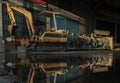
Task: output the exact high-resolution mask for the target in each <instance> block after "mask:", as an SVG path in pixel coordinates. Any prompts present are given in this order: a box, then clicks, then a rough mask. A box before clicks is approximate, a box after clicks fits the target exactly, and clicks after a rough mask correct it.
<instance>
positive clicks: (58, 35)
mask: <svg viewBox="0 0 120 83" xmlns="http://www.w3.org/2000/svg"><path fill="white" fill-rule="evenodd" d="M6 6H7V11H8V14H9V17H10V20H11V24H14V23H16V21H15V17H14V13H13V12H12V10H15V11H17V12H20V13H22V14H23V15H24V16H25V18H26V22H27V28H28V31H29V38H21V39H19V38H18V39H15V41H17V42H20V46H27V45H28V44H29V46H28V47H31V48H33V50H34V49H36V46H38V45H39V46H42V45H43V44H44V45H43V47H42V48H43V49H44V46H48V47H49V46H50V47H51V46H52V47H54V46H55V47H57V48H58V49H57V50H59V48H60V49H61V45H62V46H64V45H63V44H64V43H66V42H67V32H66V31H61V30H57V24H56V18H55V14H56V13H55V12H52V13H51V12H49V11H48V12H44V14H45V13H46V14H47V15H48V14H50V15H51V14H52V15H53V19H54V28H53V29H54V30H52V29H51V28H50V29H49V30H47V31H45V32H43V34H42V36H39V35H36V34H35V33H36V32H35V28H34V25H33V19H32V14H31V12H29V11H28V10H26V9H25V8H23V7H19V6H15V5H10V4H9V3H7V2H6ZM28 39H30V40H28ZM28 41H30V42H28ZM48 43H50V44H49V45H48ZM57 43H58V44H57ZM60 44H61V45H60ZM31 48H30V49H31ZM42 48H41V49H42ZM54 49H56V48H54ZM39 50H40V49H39Z"/></svg>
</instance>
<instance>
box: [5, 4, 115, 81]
mask: <svg viewBox="0 0 120 83" xmlns="http://www.w3.org/2000/svg"><path fill="white" fill-rule="evenodd" d="M6 7H7V10H8V14H9V17H10V20H11V24H14V23H16V21H15V17H14V13H13V12H12V10H15V11H18V12H20V13H22V14H23V15H24V16H25V18H26V22H27V25H28V26H27V28H28V31H29V37H27V38H17V37H15V36H12V37H11V38H9V37H7V38H6V39H5V41H6V42H7V43H8V44H10V43H9V41H13V43H15V44H14V45H15V46H17V47H19V46H22V47H25V51H24V53H25V56H27V57H26V58H27V59H29V60H28V61H27V60H26V58H25V60H24V61H23V59H20V62H19V61H17V62H16V63H14V65H15V66H17V65H29V66H30V68H31V69H30V73H29V76H28V83H33V78H34V75H35V70H36V69H42V70H43V71H44V72H45V73H46V74H53V73H54V76H55V79H54V83H55V82H56V75H57V74H58V73H62V74H63V73H65V72H67V69H68V68H70V67H72V66H74V67H75V68H76V69H81V68H83V69H84V68H86V67H88V68H90V69H91V70H92V71H93V72H103V71H108V69H109V67H111V66H112V61H113V53H112V50H113V47H114V46H113V38H112V37H110V36H109V35H106V34H102V33H100V34H97V35H96V34H89V35H86V34H78V35H76V37H72V36H71V35H69V32H67V31H64V30H58V29H57V22H56V18H55V15H56V14H59V13H55V12H51V11H43V12H41V13H40V15H45V16H47V17H48V16H52V17H53V20H54V27H53V28H50V27H47V29H46V31H45V32H43V33H42V35H38V34H36V32H35V28H34V25H33V19H32V14H31V13H30V12H29V11H28V10H26V9H25V8H22V7H18V6H15V5H10V4H9V3H7V2H6ZM7 43H6V45H7ZM10 45H11V44H10ZM6 47H7V46H6ZM11 47H12V46H11ZM62 63H64V64H62ZM58 67H59V68H58ZM47 68H49V69H51V68H53V70H52V71H46V69H47ZM56 68H58V70H57V69H56ZM68 72H69V71H68Z"/></svg>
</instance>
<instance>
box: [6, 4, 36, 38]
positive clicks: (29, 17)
mask: <svg viewBox="0 0 120 83" xmlns="http://www.w3.org/2000/svg"><path fill="white" fill-rule="evenodd" d="M6 6H7V12H8V14H9V17H10V20H11V23H12V24H13V23H16V21H15V17H14V13H13V11H12V9H13V10H15V11H17V12H20V13H21V14H23V15H24V16H25V18H26V22H27V27H28V31H29V35H30V36H31V35H32V36H33V35H34V34H35V31H34V26H33V19H32V14H31V12H29V11H28V10H26V9H25V8H22V7H19V6H13V5H9V3H8V2H6Z"/></svg>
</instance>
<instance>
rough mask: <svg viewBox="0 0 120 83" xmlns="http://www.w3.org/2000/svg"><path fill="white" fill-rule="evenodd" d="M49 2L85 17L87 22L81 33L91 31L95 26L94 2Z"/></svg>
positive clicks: (57, 0) (56, 0)
mask: <svg viewBox="0 0 120 83" xmlns="http://www.w3.org/2000/svg"><path fill="white" fill-rule="evenodd" d="M48 1H49V3H51V4H53V5H56V6H58V7H59V8H62V9H64V10H67V11H69V12H72V13H74V14H76V15H78V16H80V17H83V18H85V20H86V24H85V25H81V27H80V30H81V31H80V32H81V33H91V32H92V31H93V29H94V28H95V14H94V4H89V3H86V2H84V0H83V1H81V2H80V1H79V0H76V1H74V0H48Z"/></svg>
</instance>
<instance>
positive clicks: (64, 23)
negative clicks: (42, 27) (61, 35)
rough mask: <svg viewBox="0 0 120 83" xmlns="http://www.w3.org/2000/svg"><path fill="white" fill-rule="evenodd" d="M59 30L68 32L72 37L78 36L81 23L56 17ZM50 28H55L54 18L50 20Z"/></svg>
mask: <svg viewBox="0 0 120 83" xmlns="http://www.w3.org/2000/svg"><path fill="white" fill-rule="evenodd" d="M56 21H57V27H58V30H67V31H69V32H70V35H73V36H76V34H77V33H79V26H80V23H79V22H78V21H75V20H71V19H68V18H65V17H62V16H57V17H56ZM50 27H54V23H53V18H51V19H50Z"/></svg>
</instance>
